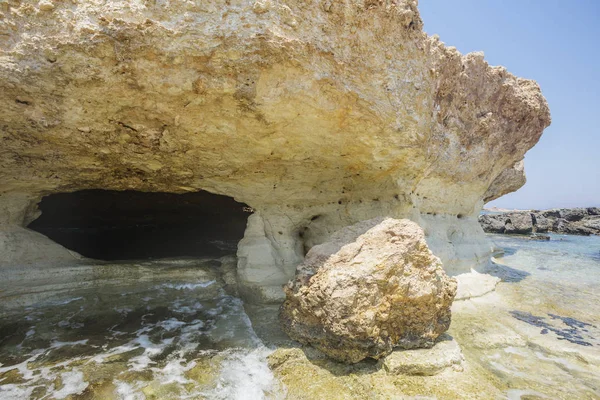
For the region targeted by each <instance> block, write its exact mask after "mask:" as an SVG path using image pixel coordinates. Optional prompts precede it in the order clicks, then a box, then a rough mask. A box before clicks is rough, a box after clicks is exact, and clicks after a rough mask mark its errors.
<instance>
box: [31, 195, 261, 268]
mask: <svg viewBox="0 0 600 400" xmlns="http://www.w3.org/2000/svg"><path fill="white" fill-rule="evenodd" d="M39 208H40V210H41V212H42V215H41V216H40V217H39V218H38V219H36V220H35V221H33V222H32V223H31V224H29V226H28V228H29V229H32V230H34V231H37V232H40V233H42V234H44V235H46V236H47V237H49V238H50V239H52V240H53V241H55V242H57V243H59V244H60V245H62V246H64V247H66V248H68V249H70V250H74V251H76V252H78V253H79V254H81V255H83V256H85V257H89V258H95V259H98V260H107V261H108V260H140V259H155V258H171V257H205V256H209V257H220V256H223V255H226V254H232V253H235V251H236V249H237V244H238V242H239V241H240V240H241V239H242V237H243V236H244V230H245V229H246V221H247V219H248V216H249V213H248V210H250V209H249V208H248V207H247V206H246V205H245V204H242V203H238V202H236V201H235V200H233V199H232V198H231V197H227V196H220V195H215V194H212V193H208V192H195V193H186V194H174V193H147V192H136V191H111V190H83V191H79V192H73V193H58V194H52V195H49V196H46V197H44V198H43V199H42V201H41V202H40V204H39Z"/></svg>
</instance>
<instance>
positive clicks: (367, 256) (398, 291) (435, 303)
mask: <svg viewBox="0 0 600 400" xmlns="http://www.w3.org/2000/svg"><path fill="white" fill-rule="evenodd" d="M456 286H457V285H456V280H455V279H453V278H449V277H448V276H447V275H446V274H445V272H444V270H443V269H442V264H441V262H440V260H439V258H437V257H436V256H434V255H433V254H432V253H431V251H430V250H429V248H428V247H427V244H426V243H425V237H424V234H423V231H422V230H421V228H420V227H419V226H418V225H417V224H415V223H414V222H411V221H408V220H394V219H391V218H388V219H383V220H382V219H373V220H368V221H364V222H361V223H358V224H355V225H353V226H350V227H347V228H344V229H342V230H340V231H338V232H336V233H335V234H333V235H332V238H331V241H329V242H326V243H324V244H322V245H318V246H315V247H313V248H312V249H311V250H310V251H309V252H308V254H307V256H306V260H305V261H304V263H302V264H301V265H300V266H299V267H298V269H297V273H296V278H295V279H294V280H293V281H292V282H290V283H289V285H288V286H287V287H286V288H285V291H286V301H285V302H284V304H283V306H282V308H281V314H280V318H281V321H282V325H283V329H284V331H285V332H286V333H287V334H288V335H289V336H290V337H291V338H293V339H295V340H297V341H299V342H301V343H304V344H311V345H312V346H314V347H316V348H317V349H319V350H321V351H322V352H324V353H325V354H327V355H328V356H329V357H331V358H333V359H336V360H339V361H343V362H348V363H356V362H358V361H360V360H362V359H364V358H367V357H372V358H376V359H378V358H381V357H382V356H385V355H387V354H389V353H390V352H391V351H392V349H393V348H395V347H399V348H403V349H413V348H419V347H431V346H432V345H433V344H434V342H435V340H436V339H437V338H438V336H440V335H441V334H442V333H444V332H445V331H446V330H447V329H448V327H449V326H450V317H451V314H450V306H451V304H452V301H453V299H454V296H455V294H456Z"/></svg>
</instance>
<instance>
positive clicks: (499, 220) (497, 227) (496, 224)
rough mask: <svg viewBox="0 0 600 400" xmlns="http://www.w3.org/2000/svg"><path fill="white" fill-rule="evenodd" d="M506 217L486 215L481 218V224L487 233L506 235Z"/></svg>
mask: <svg viewBox="0 0 600 400" xmlns="http://www.w3.org/2000/svg"><path fill="white" fill-rule="evenodd" d="M504 219H505V218H504V215H491V214H484V215H480V216H479V224H480V225H481V227H482V228H483V230H484V232H487V233H504V230H505V228H504Z"/></svg>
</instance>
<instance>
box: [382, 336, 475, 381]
mask: <svg viewBox="0 0 600 400" xmlns="http://www.w3.org/2000/svg"><path fill="white" fill-rule="evenodd" d="M464 360H465V358H464V356H463V354H462V351H461V350H460V346H459V345H458V343H456V341H455V340H454V339H452V337H450V336H446V337H443V339H442V340H439V341H438V342H436V344H435V345H434V346H433V347H432V348H430V349H414V350H396V351H394V352H392V353H391V354H389V355H388V356H387V357H385V358H384V359H383V360H382V361H380V362H381V364H382V366H383V368H385V370H386V371H387V373H388V374H394V375H425V376H431V375H435V374H439V373H440V372H442V371H444V370H445V369H446V368H453V369H455V370H461V369H462V367H461V364H462V363H463V362H464Z"/></svg>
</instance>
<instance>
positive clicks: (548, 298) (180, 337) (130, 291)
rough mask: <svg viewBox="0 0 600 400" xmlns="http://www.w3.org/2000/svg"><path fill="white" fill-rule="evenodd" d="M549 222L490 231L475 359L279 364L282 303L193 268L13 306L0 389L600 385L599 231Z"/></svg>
mask: <svg viewBox="0 0 600 400" xmlns="http://www.w3.org/2000/svg"><path fill="white" fill-rule="evenodd" d="M549 236H550V240H549V241H543V240H530V239H529V238H527V237H522V236H505V235H489V238H490V239H491V241H492V242H493V243H494V244H495V247H496V248H497V249H498V250H499V252H498V253H497V254H496V255H495V262H496V263H495V264H493V265H492V266H491V267H490V270H489V271H488V272H489V273H492V274H495V275H497V276H498V277H500V278H501V279H502V282H501V283H499V285H498V286H497V288H496V291H495V292H493V293H491V294H488V295H485V296H483V297H481V298H476V299H471V300H468V301H457V302H455V303H454V306H453V322H452V325H451V328H450V331H449V333H450V334H451V335H452V336H454V338H455V339H456V340H457V342H458V343H459V344H460V346H461V348H462V349H463V353H464V355H465V358H466V362H465V365H464V371H449V372H445V373H443V374H440V375H438V376H433V377H394V376H388V375H386V374H385V371H383V370H381V369H380V368H378V367H377V365H376V364H373V362H366V363H359V364H357V365H356V366H353V367H351V368H350V367H349V368H348V369H344V368H346V367H341V366H335V365H334V363H329V362H325V361H323V360H317V361H310V360H304V359H302V360H301V359H296V361H294V362H295V363H297V364H294V365H291V366H290V367H285V368H284V369H283V370H285V371H286V374H287V375H285V376H278V375H277V374H276V373H274V372H273V371H272V370H271V369H270V368H269V362H268V358H269V357H270V355H271V354H272V353H273V352H274V351H278V350H277V349H276V346H274V345H273V342H272V341H270V340H269V339H270V338H269V336H270V335H271V331H272V329H271V328H272V327H274V326H276V325H277V315H276V308H274V309H273V310H274V311H273V310H271V311H268V310H267V311H268V312H267V311H264V310H263V311H264V314H265V315H266V314H268V315H266V317H265V318H263V319H262V320H261V322H259V323H256V322H255V324H253V323H252V321H251V319H250V318H249V317H248V313H247V311H248V306H245V305H244V304H243V302H242V301H241V300H240V299H239V298H238V297H235V296H232V295H231V294H228V293H227V292H225V291H224V289H223V287H224V286H223V284H222V282H220V281H219V279H214V275H207V274H204V275H202V274H199V275H198V278H197V279H193V278H190V276H194V275H193V273H192V274H190V273H186V274H185V279H183V278H181V279H180V278H178V279H163V280H162V281H161V280H158V281H157V280H148V281H138V282H135V283H131V282H130V281H127V282H129V283H127V282H121V283H119V281H118V280H117V281H115V280H110V282H111V283H110V284H102V283H100V284H95V285H90V286H89V287H82V288H80V289H77V290H69V291H68V292H65V293H64V294H60V293H57V294H56V295H54V296H51V297H48V298H44V299H43V300H40V301H37V302H35V303H33V304H27V305H25V306H23V307H20V308H13V309H11V310H10V312H5V313H4V314H3V315H2V318H1V319H0V399H2V400H5V399H7V400H8V399H19V400H20V399H29V398H30V399H250V400H252V399H282V398H286V397H289V398H308V397H306V396H305V394H306V393H308V391H307V390H306V389H308V388H310V393H315V398H338V397H340V396H343V397H344V398H356V399H359V398H366V397H365V395H364V393H371V392H369V391H372V390H380V392H379V393H380V394H379V395H378V397H376V398H382V399H383V398H399V399H400V398H402V399H404V398H423V397H422V396H426V397H427V398H506V399H533V398H589V399H595V398H600V379H599V376H600V351H599V349H600V329H599V327H600V237H583V236H564V235H554V234H550V235H549ZM126 267H127V266H126V265H122V266H120V267H119V268H126ZM207 276H210V277H208V278H207ZM34 289H35V288H32V290H34ZM0 311H2V310H0ZM257 332H261V334H260V335H257ZM259 336H260V337H259ZM301 356H302V357H304V355H302V353H301ZM303 360H304V361H303ZM330 371H337V372H336V373H331V372H330ZM317 376H319V377H320V378H319V379H317V378H316V377H317ZM378 379H379V380H378ZM284 381H286V382H288V383H289V387H287V386H286V384H285V382H284ZM294 382H298V383H297V384H294ZM372 382H379V383H378V384H373V383H372ZM382 382H383V383H384V384H381V383H382ZM388 386H389V389H388ZM359 387H361V388H364V390H365V392H360V391H358V390H357V388H359ZM479 390H481V393H479V392H478V391H479ZM305 392H306V393H305ZM405 394H406V396H405ZM303 396H304V397H303ZM311 396H312V394H311ZM331 396H333V397H331ZM335 396H337V397H335ZM352 396H354V397H352ZM369 396H370V395H367V397H369ZM340 398H341V397H340Z"/></svg>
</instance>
